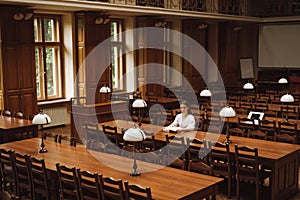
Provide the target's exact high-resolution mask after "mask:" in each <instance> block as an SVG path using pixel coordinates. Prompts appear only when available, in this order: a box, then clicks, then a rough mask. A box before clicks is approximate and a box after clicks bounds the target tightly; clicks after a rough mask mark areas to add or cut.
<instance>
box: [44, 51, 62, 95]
mask: <svg viewBox="0 0 300 200" xmlns="http://www.w3.org/2000/svg"><path fill="white" fill-rule="evenodd" d="M58 52H59V49H58V48H46V66H47V94H48V96H58V95H59V90H58V87H59V85H60V82H59V80H60V79H59V74H60V73H59V69H60V66H59V64H58V63H60V62H59V61H60V58H59V53H58Z"/></svg>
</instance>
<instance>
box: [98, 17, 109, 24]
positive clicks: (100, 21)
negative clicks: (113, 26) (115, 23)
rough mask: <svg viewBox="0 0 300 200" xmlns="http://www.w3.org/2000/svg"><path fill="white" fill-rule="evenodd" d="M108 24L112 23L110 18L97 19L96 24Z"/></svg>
mask: <svg viewBox="0 0 300 200" xmlns="http://www.w3.org/2000/svg"><path fill="white" fill-rule="evenodd" d="M108 22H110V19H109V18H103V17H97V18H96V19H95V24H107V23H108Z"/></svg>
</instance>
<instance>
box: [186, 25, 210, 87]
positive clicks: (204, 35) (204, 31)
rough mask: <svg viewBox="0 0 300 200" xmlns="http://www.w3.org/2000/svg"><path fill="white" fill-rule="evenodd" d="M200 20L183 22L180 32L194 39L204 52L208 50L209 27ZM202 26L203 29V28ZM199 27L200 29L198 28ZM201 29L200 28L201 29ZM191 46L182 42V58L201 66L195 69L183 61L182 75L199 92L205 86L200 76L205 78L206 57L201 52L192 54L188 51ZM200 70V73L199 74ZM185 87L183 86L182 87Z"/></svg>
mask: <svg viewBox="0 0 300 200" xmlns="http://www.w3.org/2000/svg"><path fill="white" fill-rule="evenodd" d="M205 25H207V24H206V23H204V22H203V21H202V20H183V26H182V31H183V33H184V34H186V35H188V36H189V37H191V38H192V39H194V40H195V41H196V42H197V43H198V44H200V45H201V46H202V47H203V48H204V49H205V50H207V49H208V43H207V41H208V28H209V26H208V25H207V26H206V27H205ZM203 26H204V27H205V28H203ZM199 27H200V28H199ZM201 27H202V28H201ZM191 45H193V44H189V43H187V41H183V49H184V51H183V52H184V57H189V58H190V59H193V60H195V61H196V62H195V63H196V64H197V65H199V66H201V67H200V69H196V68H195V66H193V65H192V64H191V63H189V62H187V61H186V60H184V62H183V70H182V71H183V74H184V77H185V78H186V79H187V80H188V82H189V83H190V85H191V86H192V87H193V89H194V91H196V92H199V91H200V90H202V89H203V88H204V86H205V83H204V80H203V77H202V75H204V76H207V75H208V74H207V69H206V62H207V60H206V59H207V57H206V56H205V54H202V52H192V51H190V49H191ZM199 70H200V73H199ZM183 87H185V86H183Z"/></svg>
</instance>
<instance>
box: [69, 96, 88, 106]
mask: <svg viewBox="0 0 300 200" xmlns="http://www.w3.org/2000/svg"><path fill="white" fill-rule="evenodd" d="M86 101H87V99H86V97H72V98H71V100H70V102H71V105H81V106H84V105H86Z"/></svg>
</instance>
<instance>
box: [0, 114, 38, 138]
mask: <svg viewBox="0 0 300 200" xmlns="http://www.w3.org/2000/svg"><path fill="white" fill-rule="evenodd" d="M24 132H33V135H34V136H35V137H37V136H38V125H37V124H33V123H32V121H30V120H27V119H19V118H15V117H7V116H2V115H0V143H5V142H8V138H9V137H12V136H13V135H14V134H15V133H24Z"/></svg>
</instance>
